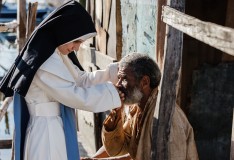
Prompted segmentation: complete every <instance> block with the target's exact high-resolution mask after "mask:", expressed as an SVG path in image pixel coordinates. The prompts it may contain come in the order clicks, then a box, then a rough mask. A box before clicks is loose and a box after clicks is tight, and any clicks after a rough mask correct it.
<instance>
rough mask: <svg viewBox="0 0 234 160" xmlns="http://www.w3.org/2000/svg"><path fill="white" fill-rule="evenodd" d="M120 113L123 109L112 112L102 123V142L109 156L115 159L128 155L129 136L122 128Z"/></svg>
mask: <svg viewBox="0 0 234 160" xmlns="http://www.w3.org/2000/svg"><path fill="white" fill-rule="evenodd" d="M122 112H123V107H121V108H117V109H114V110H112V111H111V113H110V114H109V115H108V117H107V118H106V119H105V120H104V122H103V128H102V142H103V146H104V147H105V150H106V152H107V153H108V154H109V155H110V156H115V157H116V156H121V155H125V154H128V147H129V146H128V144H129V141H130V139H131V134H129V133H126V132H125V129H124V128H123V124H124V122H123V121H124V120H122ZM127 130H130V129H127Z"/></svg>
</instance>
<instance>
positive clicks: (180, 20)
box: [162, 6, 234, 56]
mask: <svg viewBox="0 0 234 160" xmlns="http://www.w3.org/2000/svg"><path fill="white" fill-rule="evenodd" d="M162 16H163V21H164V22H165V23H166V24H168V25H170V26H172V27H174V28H176V29H178V30H180V31H182V32H184V33H186V34H188V35H189V36H191V37H193V38H195V39H197V40H200V41H202V42H204V43H206V44H208V45H210V46H212V47H214V48H217V49H219V50H221V51H223V52H226V53H228V54H230V55H232V56H234V47H233V46H234V29H232V28H229V27H224V26H221V25H217V24H214V23H210V22H204V21H201V20H199V19H197V18H195V17H192V16H189V15H186V14H184V13H182V12H179V11H178V10H176V9H173V8H170V7H169V6H164V7H163V15H162Z"/></svg>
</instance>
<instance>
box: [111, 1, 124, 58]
mask: <svg viewBox="0 0 234 160" xmlns="http://www.w3.org/2000/svg"><path fill="white" fill-rule="evenodd" d="M112 3H113V2H112ZM120 3H121V2H120V0H116V57H113V58H116V59H117V60H118V61H119V60H120V59H121V58H122V47H123V45H122V33H123V32H122V15H121V4H120ZM112 6H113V5H112ZM111 43H112V42H111V41H109V44H111Z"/></svg>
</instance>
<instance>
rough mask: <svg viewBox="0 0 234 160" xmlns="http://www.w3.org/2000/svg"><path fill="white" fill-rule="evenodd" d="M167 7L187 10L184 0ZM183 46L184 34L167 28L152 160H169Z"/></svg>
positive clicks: (153, 136) (174, 0)
mask: <svg viewBox="0 0 234 160" xmlns="http://www.w3.org/2000/svg"><path fill="white" fill-rule="evenodd" d="M167 5H169V6H171V7H172V8H175V9H177V10H180V11H184V8H185V2H184V0H168V1H167ZM159 7H160V6H159ZM182 46H183V33H182V32H180V31H178V30H176V29H174V28H172V27H169V26H166V37H165V47H164V48H165V53H164V66H163V68H164V69H163V74H162V80H161V85H160V88H159V91H160V93H159V94H160V95H161V97H160V98H159V99H158V101H157V104H156V110H155V114H154V121H153V122H154V123H153V133H152V158H151V159H159V160H167V159H168V153H169V152H168V141H169V136H170V127H171V117H172V113H173V111H174V109H175V103H176V92H177V88H178V86H177V85H178V84H179V83H178V81H179V75H180V70H181V64H182ZM157 108H158V109H157Z"/></svg>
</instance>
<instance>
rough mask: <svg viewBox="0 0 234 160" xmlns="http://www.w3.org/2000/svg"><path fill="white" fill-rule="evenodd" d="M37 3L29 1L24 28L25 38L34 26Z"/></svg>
mask: <svg viewBox="0 0 234 160" xmlns="http://www.w3.org/2000/svg"><path fill="white" fill-rule="evenodd" d="M37 6H38V3H37V2H35V3H29V7H28V14H27V28H26V36H25V37H26V40H27V39H28V38H29V37H30V35H31V34H32V32H33V31H34V29H35V26H36V16H37Z"/></svg>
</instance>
